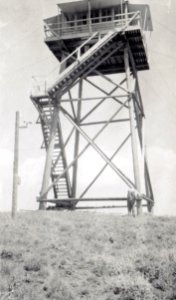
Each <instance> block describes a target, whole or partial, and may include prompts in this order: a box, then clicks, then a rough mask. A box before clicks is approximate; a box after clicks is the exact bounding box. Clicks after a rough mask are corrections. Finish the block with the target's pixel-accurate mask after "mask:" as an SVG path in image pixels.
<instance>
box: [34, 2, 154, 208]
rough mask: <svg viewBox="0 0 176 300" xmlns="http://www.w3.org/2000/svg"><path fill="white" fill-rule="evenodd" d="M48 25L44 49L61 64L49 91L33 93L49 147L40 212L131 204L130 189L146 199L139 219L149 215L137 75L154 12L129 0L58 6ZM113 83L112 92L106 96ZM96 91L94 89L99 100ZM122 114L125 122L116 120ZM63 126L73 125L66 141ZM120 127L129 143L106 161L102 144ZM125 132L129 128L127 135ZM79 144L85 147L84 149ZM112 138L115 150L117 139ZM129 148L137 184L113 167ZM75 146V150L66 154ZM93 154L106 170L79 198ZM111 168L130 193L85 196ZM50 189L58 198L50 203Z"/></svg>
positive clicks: (151, 201) (143, 63)
mask: <svg viewBox="0 0 176 300" xmlns="http://www.w3.org/2000/svg"><path fill="white" fill-rule="evenodd" d="M44 24H45V25H44V30H45V43H46V45H47V46H48V48H49V49H50V51H51V52H52V53H53V55H55V57H56V58H57V60H58V61H59V62H60V64H59V70H57V74H56V76H55V77H53V78H52V80H53V81H52V82H49V83H48V84H47V85H48V87H47V88H46V89H45V90H44V91H41V89H40V92H39V93H38V92H36V91H35V92H33V93H32V95H31V99H32V102H33V103H34V105H35V107H36V109H37V110H38V112H39V119H40V123H41V127H42V132H43V136H44V146H45V148H46V161H45V168H44V174H43V181H42V188H41V192H40V196H39V198H38V201H39V208H40V209H45V208H46V207H47V203H52V204H54V205H55V206H56V207H68V208H75V207H76V205H77V204H78V203H79V202H81V201H84V202H88V201H102V200H103V201H106V202H107V203H108V201H115V203H117V201H126V200H127V196H126V195H127V192H128V190H129V189H133V190H135V191H136V192H137V194H138V195H142V196H141V198H140V197H139V198H138V201H137V212H138V214H140V213H141V210H142V206H143V205H146V206H147V208H148V211H151V210H152V208H153V205H154V198H153V192H152V186H151V181H150V176H149V170H148V165H147V159H146V155H145V142H144V135H143V127H144V126H143V124H144V119H145V113H144V107H143V102H142V97H141V93H140V88H139V81H138V72H139V71H145V70H149V61H148V56H147V43H146V34H147V33H148V32H150V31H152V30H153V29H152V21H151V15H150V9H149V6H148V5H134V4H131V3H129V1H127V0H108V1H107V0H60V1H59V3H58V13H57V15H56V16H54V17H52V18H49V19H46V20H44ZM108 85H109V86H111V87H112V88H111V90H108V91H107V89H106V87H107V86H108ZM91 88H94V89H96V96H95V95H93V94H92V92H91V91H92V90H91ZM75 93H77V95H76V96H75ZM73 94H74V95H73ZM107 103H108V107H107V106H106V108H105V110H106V111H105V112H107V113H109V114H107V117H106V119H105V114H104V112H103V105H104V104H107ZM86 105H87V106H86ZM98 109H100V111H99V113H97V112H98ZM123 112H124V115H125V117H123V118H120V117H119V118H117V116H119V115H120V114H121V113H123ZM110 113H111V115H110ZM124 115H123V116H124ZM93 116H94V118H93ZM64 122H67V123H68V124H69V126H70V127H69V128H70V132H68V133H67V136H66V135H65V125H64V124H65V123H64ZM119 124H120V125H121V129H120V133H121V136H123V134H124V136H123V139H122V140H119V143H118V138H117V141H116V142H117V143H118V147H117V146H116V149H115V151H114V152H113V153H111V155H110V156H108V154H107V153H106V151H104V149H103V147H101V145H99V144H98V141H97V140H98V139H99V137H100V136H101V135H102V134H103V133H104V132H105V131H106V130H107V128H110V126H112V125H113V126H116V127H113V128H115V129H113V130H116V132H118V130H119V129H118V128H119ZM123 126H124V127H125V126H127V128H128V134H125V130H123ZM90 128H91V129H90ZM97 128H98V129H97ZM67 129H68V126H67ZM89 132H91V135H90V134H89ZM92 132H93V133H94V134H93V135H92ZM110 132H111V131H110ZM110 135H111V134H110ZM81 138H82V139H84V140H85V142H86V144H84V147H82V148H80V139H81ZM106 139H107V143H108V147H110V145H109V144H110V142H111V140H112V139H114V138H112V139H111V138H109V137H107V138H106ZM106 139H104V143H106ZM130 141H131V142H130ZM127 143H129V148H130V149H131V150H130V155H129V156H128V157H126V160H128V159H131V161H132V166H133V178H132V179H131V178H130V176H129V174H127V172H128V170H127V171H126V174H125V172H124V171H122V170H121V168H120V167H119V166H118V164H117V163H116V162H115V158H116V156H117V154H118V153H119V152H120V151H123V148H124V146H125V145H126V144H127ZM69 144H71V146H72V150H69V155H68V151H67V147H69ZM88 148H92V149H94V150H95V152H96V153H98V155H99V157H100V158H101V159H102V161H103V163H104V164H103V165H102V166H101V168H100V170H99V172H98V173H97V174H96V176H94V177H93V178H92V181H91V182H89V183H88V184H87V186H86V187H85V188H84V190H83V191H82V192H81V193H80V194H79V195H78V192H77V187H78V185H79V176H78V175H79V168H78V163H79V161H80V159H82V157H83V158H84V154H85V152H86V151H87V149H88ZM69 149H71V148H69ZM70 153H71V154H72V159H71V160H70V161H69V158H68V156H70ZM93 164H94V161H92V160H91V159H90V160H89V162H88V163H87V165H86V168H85V174H84V176H85V177H86V173H87V168H88V166H89V167H90V171H89V173H90V172H91V166H92V165H93ZM107 167H108V168H110V169H111V170H112V171H113V172H114V174H115V176H117V177H118V180H119V178H120V180H121V181H122V183H123V184H125V187H126V192H125V193H126V194H125V195H121V194H117V193H116V194H115V195H114V196H113V197H109V196H106V195H105V193H104V195H103V197H102V195H100V196H99V197H89V198H88V197H87V198H86V196H85V195H87V193H88V191H89V190H90V188H91V187H92V186H93V185H94V184H95V182H96V181H97V179H98V178H99V177H100V176H101V174H102V173H103V172H104V170H105V169H106V168H107ZM141 170H142V171H141ZM107 189H108V188H107ZM51 190H53V196H52V197H51V196H50V197H49V196H48V195H49V194H50V191H51ZM136 200H137V199H136Z"/></svg>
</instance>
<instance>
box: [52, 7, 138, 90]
mask: <svg viewBox="0 0 176 300" xmlns="http://www.w3.org/2000/svg"><path fill="white" fill-rule="evenodd" d="M138 15H140V11H137V12H135V14H134V16H133V17H132V18H131V19H130V20H129V21H128V22H127V23H126V24H125V25H124V26H123V27H122V28H121V29H120V30H119V29H116V30H115V31H114V29H113V31H109V32H108V33H107V35H109V34H110V33H112V34H115V33H117V32H123V31H125V29H126V28H127V27H128V26H129V24H130V23H131V22H132V21H133V20H134V19H135V18H136V17H137V16H138ZM98 34H99V32H98ZM96 35H97V32H96V33H94V34H93V35H92V36H91V37H90V38H89V39H88V40H86V41H85V42H84V43H83V44H82V45H81V46H79V47H78V48H77V49H76V50H74V51H73V52H72V53H71V54H70V55H69V56H67V57H66V58H65V59H64V60H63V61H62V63H63V62H66V61H67V60H68V59H69V58H70V57H71V56H73V53H74V54H75V53H76V52H77V51H78V49H80V48H82V46H83V45H85V44H86V43H87V42H88V41H90V40H91V39H92V38H93V37H94V36H96ZM107 35H105V36H107ZM105 36H104V37H105ZM104 37H103V38H104ZM103 38H102V39H103ZM94 46H95V45H94ZM94 46H93V47H92V48H91V49H93V48H94ZM91 49H90V50H91ZM79 51H80V50H79ZM84 54H87V53H84ZM84 54H83V56H84ZM75 61H76V62H78V63H80V60H78V59H75ZM75 61H74V62H73V63H72V64H71V65H70V66H69V67H68V68H66V69H65V70H63V72H61V73H60V76H59V77H60V78H59V79H58V80H57V81H56V82H55V84H53V85H52V86H51V87H50V88H49V89H48V90H47V91H48V92H49V91H50V90H52V89H53V88H54V86H55V85H56V84H58V83H59V81H60V79H63V78H64V76H63V75H65V74H64V73H65V71H66V70H67V72H68V69H70V70H72V68H73V67H75ZM62 77H63V78H62Z"/></svg>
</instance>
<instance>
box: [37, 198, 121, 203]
mask: <svg viewBox="0 0 176 300" xmlns="http://www.w3.org/2000/svg"><path fill="white" fill-rule="evenodd" d="M61 201H65V202H77V201H79V202H92V201H95V202H99V201H101V202H103V201H127V197H121V198H120V197H116V198H114V197H113V198H111V197H108V198H107V197H106V198H82V199H81V198H63V199H38V200H37V202H50V203H58V202H61Z"/></svg>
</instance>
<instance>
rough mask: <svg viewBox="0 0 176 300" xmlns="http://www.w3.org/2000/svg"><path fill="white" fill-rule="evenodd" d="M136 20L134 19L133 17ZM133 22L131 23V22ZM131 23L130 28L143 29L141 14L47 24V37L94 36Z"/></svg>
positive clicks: (133, 13) (134, 13) (132, 13)
mask: <svg viewBox="0 0 176 300" xmlns="http://www.w3.org/2000/svg"><path fill="white" fill-rule="evenodd" d="M134 15H136V16H135V18H133V16H134ZM131 19H132V21H131V22H130V20H131ZM129 22H130V25H129V26H140V27H141V13H140V12H138V13H137V14H136V12H131V13H128V14H127V15H126V14H115V15H107V16H102V17H95V18H91V19H88V18H87V19H78V20H76V21H67V22H53V23H48V24H45V26H44V28H45V35H46V39H47V38H54V37H59V38H62V37H66V36H70V35H71V36H73V35H77V36H79V35H81V34H90V35H91V34H92V33H94V32H107V31H109V30H112V29H114V28H120V27H123V26H125V25H126V24H127V23H129Z"/></svg>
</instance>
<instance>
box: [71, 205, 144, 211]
mask: <svg viewBox="0 0 176 300" xmlns="http://www.w3.org/2000/svg"><path fill="white" fill-rule="evenodd" d="M142 207H147V205H145V204H144V205H142ZM110 208H127V206H126V205H112V206H110V205H108V206H104V205H103V206H83V207H77V206H76V207H74V209H76V210H83V209H110Z"/></svg>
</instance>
